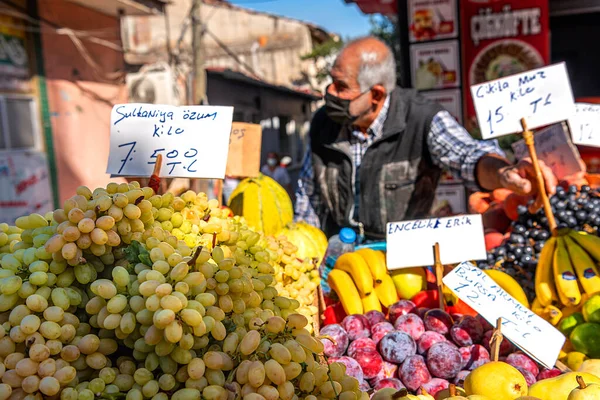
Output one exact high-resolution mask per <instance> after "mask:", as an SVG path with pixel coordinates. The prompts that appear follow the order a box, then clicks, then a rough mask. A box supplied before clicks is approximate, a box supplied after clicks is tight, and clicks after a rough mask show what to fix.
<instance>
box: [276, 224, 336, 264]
mask: <svg viewBox="0 0 600 400" xmlns="http://www.w3.org/2000/svg"><path fill="white" fill-rule="evenodd" d="M277 236H285V237H286V238H287V239H288V240H289V241H290V242H292V243H294V245H295V246H296V248H297V250H296V257H298V258H300V259H302V260H304V259H307V258H308V259H314V263H315V264H316V265H319V264H321V260H322V259H323V256H324V255H325V251H326V250H327V236H325V234H324V233H323V231H322V230H320V229H319V228H316V227H314V226H312V225H309V224H307V223H306V222H297V223H291V224H288V225H287V226H286V227H285V228H283V229H282V230H281V231H279V232H278V234H277Z"/></svg>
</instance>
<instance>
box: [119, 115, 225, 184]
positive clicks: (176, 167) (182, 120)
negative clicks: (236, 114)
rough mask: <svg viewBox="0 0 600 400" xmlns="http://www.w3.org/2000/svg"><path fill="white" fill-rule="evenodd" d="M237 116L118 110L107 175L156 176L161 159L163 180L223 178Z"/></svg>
mask: <svg viewBox="0 0 600 400" xmlns="http://www.w3.org/2000/svg"><path fill="white" fill-rule="evenodd" d="M232 115H233V108H231V107H215V106H183V107H174V106H167V105H154V104H119V105H116V106H115V107H113V110H112V113H111V136H110V155H109V160H108V168H107V173H110V174H113V175H116V176H150V174H151V173H152V169H153V166H154V164H156V159H157V156H158V155H159V154H161V155H162V156H163V159H164V167H163V168H162V169H161V176H166V177H196V178H222V177H224V174H225V166H226V163H227V151H228V146H229V133H230V130H231V119H232Z"/></svg>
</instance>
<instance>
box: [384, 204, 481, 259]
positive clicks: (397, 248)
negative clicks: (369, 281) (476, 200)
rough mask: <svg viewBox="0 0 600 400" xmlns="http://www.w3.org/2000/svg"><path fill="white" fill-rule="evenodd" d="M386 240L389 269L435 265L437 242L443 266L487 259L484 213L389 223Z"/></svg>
mask: <svg viewBox="0 0 600 400" xmlns="http://www.w3.org/2000/svg"><path fill="white" fill-rule="evenodd" d="M386 241H387V266H388V269H389V270H394V269H400V268H408V267H421V266H427V265H433V263H434V259H433V246H434V245H435V243H439V245H440V258H441V261H442V264H454V263H459V262H463V261H464V260H484V259H485V258H486V251H485V240H484V237H483V223H482V220H481V214H473V215H461V216H457V217H449V218H432V219H419V220H414V221H402V222H390V223H388V224H387V227H386Z"/></svg>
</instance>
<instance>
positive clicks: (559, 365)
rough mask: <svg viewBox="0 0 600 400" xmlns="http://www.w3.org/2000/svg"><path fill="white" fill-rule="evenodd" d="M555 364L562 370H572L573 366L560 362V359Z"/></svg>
mask: <svg viewBox="0 0 600 400" xmlns="http://www.w3.org/2000/svg"><path fill="white" fill-rule="evenodd" d="M554 366H555V367H556V369H558V370H559V371H560V372H572V370H571V368H569V367H567V366H566V365H565V364H563V363H562V362H560V361H558V360H556V364H554Z"/></svg>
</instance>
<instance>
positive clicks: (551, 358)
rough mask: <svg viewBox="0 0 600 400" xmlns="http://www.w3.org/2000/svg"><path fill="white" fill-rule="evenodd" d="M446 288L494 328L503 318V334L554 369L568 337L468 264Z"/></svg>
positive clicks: (448, 277)
mask: <svg viewBox="0 0 600 400" xmlns="http://www.w3.org/2000/svg"><path fill="white" fill-rule="evenodd" d="M443 282H444V285H446V287H447V288H449V289H450V290H452V291H453V292H454V293H455V294H456V295H457V296H458V297H459V298H460V299H461V300H462V301H464V302H465V303H467V305H468V306H470V307H471V308H472V309H474V310H475V311H477V312H478V313H479V314H481V316H482V317H484V318H485V319H486V320H487V321H488V322H489V323H491V324H492V325H495V324H496V321H497V320H498V318H502V334H503V335H504V336H505V337H506V338H507V339H509V340H510V341H511V342H513V343H514V344H515V345H516V346H517V347H519V348H520V349H521V350H523V351H524V352H525V353H527V354H529V355H530V356H532V357H533V358H535V359H536V360H537V361H538V362H539V363H540V364H542V365H543V366H544V367H546V368H552V367H553V366H554V364H555V363H556V359H557V358H558V353H559V352H560V349H561V348H562V347H563V344H564V343H565V337H564V335H563V334H562V333H560V332H559V331H558V330H557V329H556V328H554V327H553V326H552V325H551V324H550V323H548V322H547V321H545V320H544V319H542V318H541V317H539V316H538V315H536V314H535V313H534V312H533V311H531V310H530V309H528V308H527V307H525V306H524V305H522V304H521V303H519V302H518V301H517V300H515V299H514V298H513V297H512V296H511V295H509V294H508V293H506V291H504V290H503V289H502V288H501V287H500V286H499V285H497V284H496V282H494V280H493V279H492V278H490V277H489V276H488V275H487V274H486V273H484V272H483V271H482V270H480V269H479V268H477V267H476V266H474V265H473V264H471V263H469V262H464V263H462V264H460V265H459V266H457V267H456V268H454V269H453V270H452V271H451V272H450V273H449V274H448V275H446V276H445V277H444V279H443Z"/></svg>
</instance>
